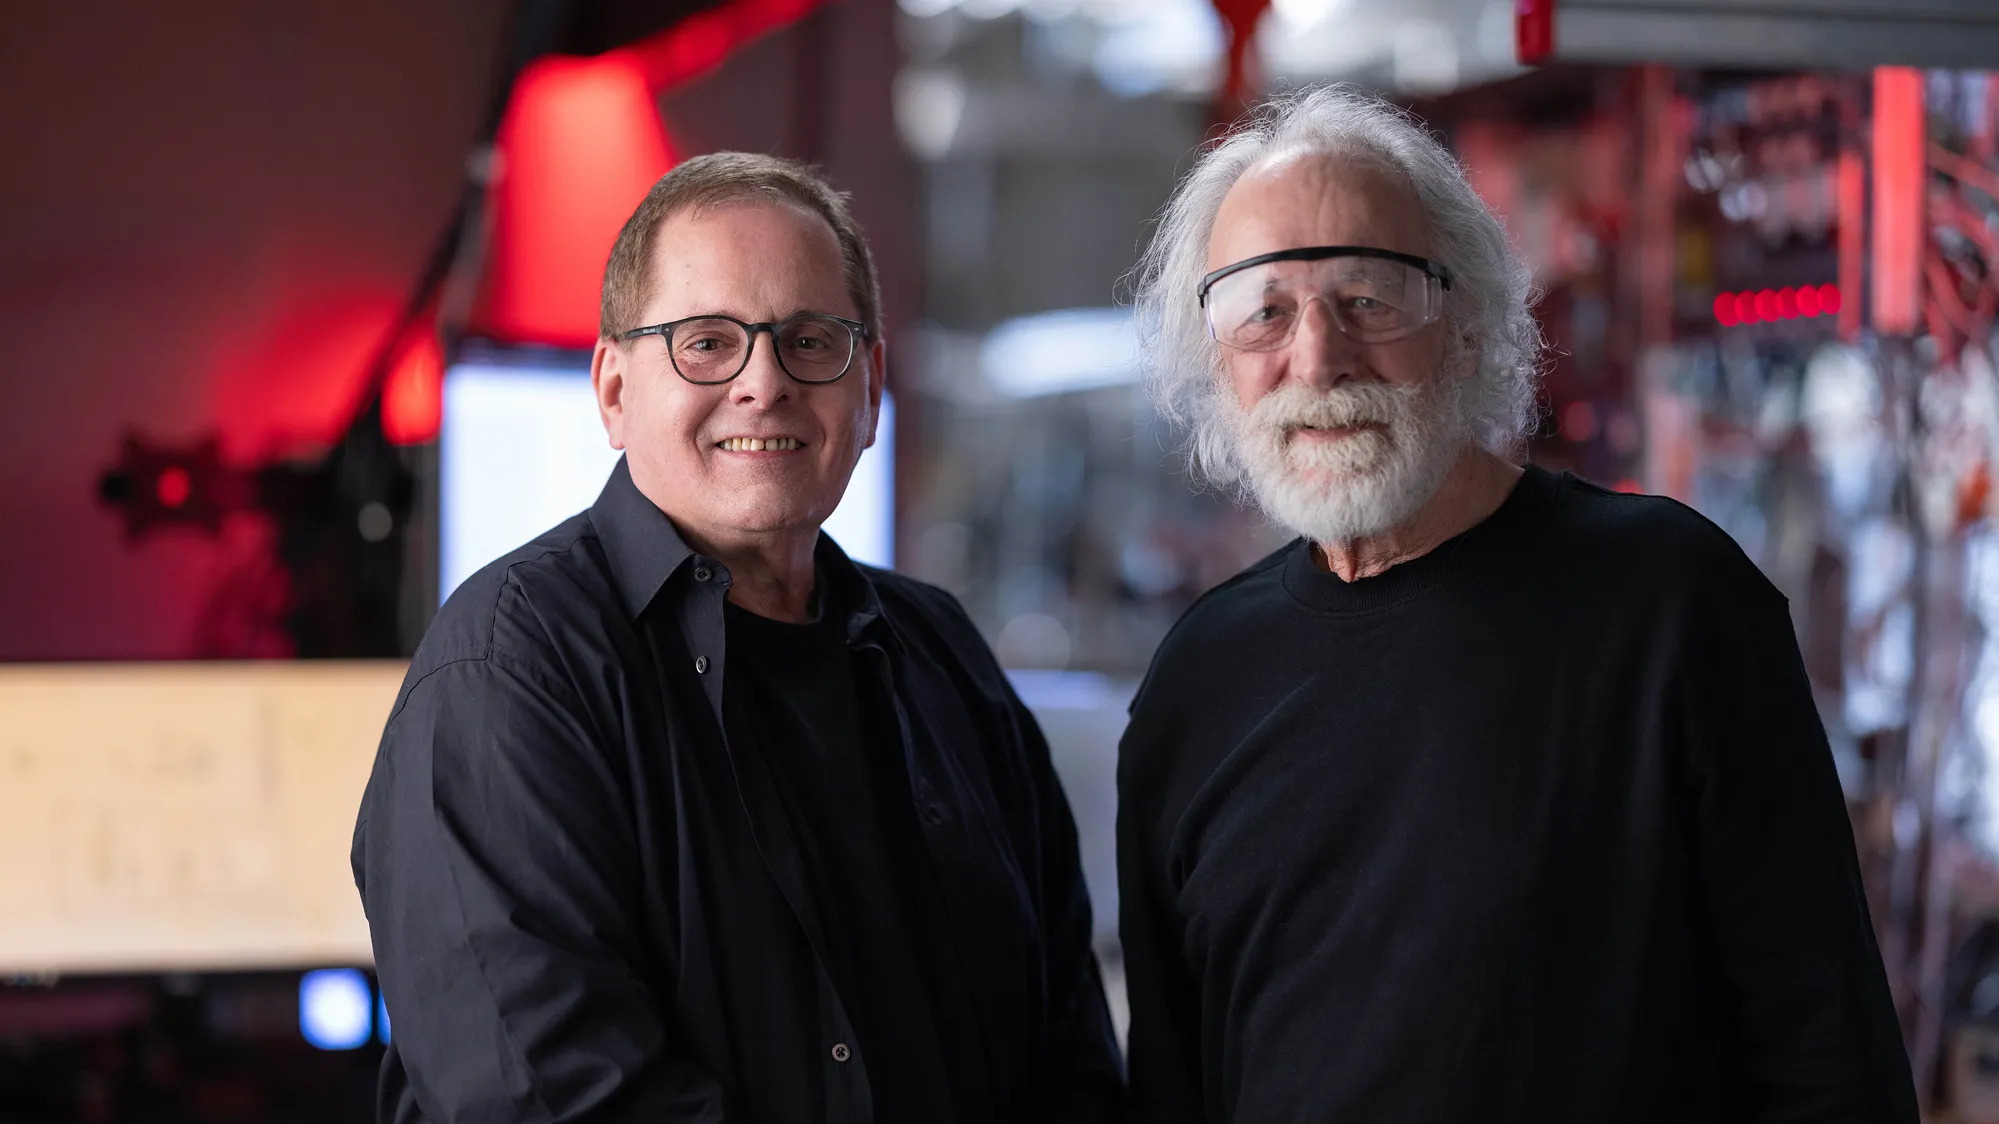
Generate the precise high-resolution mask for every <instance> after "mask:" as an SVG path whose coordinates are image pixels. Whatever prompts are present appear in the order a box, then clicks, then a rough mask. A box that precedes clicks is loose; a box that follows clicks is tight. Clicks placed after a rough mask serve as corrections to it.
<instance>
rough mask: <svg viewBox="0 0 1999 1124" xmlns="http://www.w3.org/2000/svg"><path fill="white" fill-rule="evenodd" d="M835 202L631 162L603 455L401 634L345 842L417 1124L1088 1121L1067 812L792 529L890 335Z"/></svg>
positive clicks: (1100, 1025) (935, 626)
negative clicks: (406, 662) (651, 172)
mask: <svg viewBox="0 0 1999 1124" xmlns="http://www.w3.org/2000/svg"><path fill="white" fill-rule="evenodd" d="M880 317H881V314H880V299H879V296H878V295H877V289H876V283H875V276H874V266H873V263H872V261H871V259H870V258H869V255H868V249H867V244H866V242H865V241H864V240H863V239H862V237H861V234H860V231H859V228H858V226H857V225H856V224H855V223H854V221H853V218H852V217H851V216H850V215H849V214H848V212H847V208H846V204H845V202H844V200H843V199H842V198H841V197H840V195H839V194H838V193H837V192H835V191H834V190H833V189H832V188H831V187H829V186H828V185H827V184H826V183H825V182H824V181H823V180H821V179H820V178H818V176H817V175H815V174H814V173H812V172H811V170H810V169H807V168H804V167H802V166H800V165H797V164H793V163H789V162H786V161H782V160H778V159H775V158H772V157H768V156H756V155H748V154H742V153H722V154H717V155H712V156H705V157H699V158H696V159H693V160H689V161H687V162H686V163H684V164H682V165H680V166H679V167H678V168H676V169H674V170H673V171H672V172H670V173H668V174H667V175H666V176H665V177H664V178H662V179H661V180H660V181H659V183H658V184H657V185H655V186H654V188H653V189H652V191H651V193H650V194H649V195H648V196H647V198H646V200H645V202H644V203H642V204H641V205H640V207H639V209H638V211H637V213H636V214H634V215H633V217H632V219H631V221H630V222H629V223H627V225H626V227H625V229H624V232H623V233H622V234H620V235H619V237H618V240H617V244H616V247H615V248H614V249H613V251H612V254H611V258H610V262H609V265H608V267H607V269H606V271H605V280H604V301H603V319H602V338H600V339H599V340H598V343H597V347H596V351H595V354H594V356H593V359H592V366H591V376H592V382H593V385H594V386H595V389H596V392H597V401H598V407H599V411H600V413H601V415H602V417H603V421H604V425H605V429H606V431H607V432H608V433H609V435H610V440H611V443H612V445H613V446H614V447H617V448H620V449H623V450H624V452H625V457H624V459H623V460H622V461H621V462H620V463H619V465H618V467H617V469H616V470H615V471H614V472H613V473H612V476H611V479H610V482H609V483H608V484H606V486H605V488H604V492H603V494H602V496H600V497H599V498H598V500H597V502H596V503H595V505H593V506H592V507H591V508H590V510H588V511H586V512H584V513H582V514H580V515H578V516H576V517H574V518H572V519H570V520H568V521H567V522H565V523H563V524H562V525H560V526H558V527H557V528H555V529H554V530H552V531H550V532H548V533H547V534H545V535H543V536H542V537H541V538H539V539H537V540H535V541H534V542H533V543H531V544H529V545H528V546H526V547H523V548H522V549H520V550H518V551H516V552H514V553H513V554H511V555H508V556H507V557H505V558H502V559H501V560H499V561H498V562H495V563H493V564H492V565H490V566H488V567H486V569H484V570H483V571H481V572H480V573H479V574H478V575H476V576H474V577H473V578H471V579H470V580H468V581H467V582H466V583H465V584H464V585H462V586H460V587H459V589H458V590H457V591H456V592H455V593H454V594H453V595H452V597H451V599H450V601H449V602H448V603H447V604H446V605H445V606H444V608H443V609H442V610H441V611H440V612H439V614H438V618H437V620H436V621H435V622H434V623H433V624H432V626H431V629H430V631H429V633H428V634H427V635H426V636H425V638H424V641H423V644H422V646H421V647H420V648H419V650H418V652H417V655H416V659H415V661H414V663H413V664H412V666H411V668H410V672H409V676H408V678H407V680H406V681H405V684H404V687H403V690H402V694H401V697H400V698H398V700H397V702H396V706H395V710H394V712H393V714H392V716H391V717H390V719H389V723H388V728H387V730H386V731H385V733H384V734H383V738H382V747H381V751H380V754H379V756H378V758H377V760H376V766H375V772H374V776H373V778H372V779H371V781H370V783H369V787H368V793H367V796H366V797H365V799H364V802H363V805H362V809H361V818H360V823H359V825H358V826H357V828H356V830H355V843H354V871H355V879H356V882H357V884H358V885H359V886H360V888H361V892H362V897H363V900H364V902H365V903H366V905H367V910H368V917H369V923H370V926H371V929H372V932H373V936H374V944H375V952H376V961H377V966H378V969H379V971H380V974H381V981H382V988H383V993H384V994H385V995H386V997H387V1003H388V1009H389V1012H390V1015H391V1016H392V1017H393V1018H394V1020H395V1030H396V1034H395V1040H394V1043H393V1045H392V1046H391V1047H390V1052H389V1055H388V1057H387V1059H386V1062H385V1066H384V1073H383V1086H382V1101H381V1117H382V1119H383V1120H385V1121H386V1120H397V1121H411V1120H428V1121H470V1120H478V1121H514V1120H537V1121H585V1120H588V1121H626V1120H630V1121H641V1120H643V1121H659V1122H683V1121H684V1122H693V1121H702V1122H724V1121H730V1122H733V1121H760V1122H764V1121H767V1122H780V1121H781V1122H786V1124H789V1122H794V1121H826V1122H836V1121H838V1122H845V1121H853V1122H856V1124H858V1122H862V1121H884V1122H904V1121H907V1122H910V1124H934V1122H948V1121H981V1122H987V1121H989V1122H993V1124H999V1122H1007V1121H1022V1122H1026V1121H1078V1122H1082V1121H1107V1120H1110V1119H1112V1118H1114V1117H1115V1116H1116V1115H1117V1111H1118V1107H1119V1101H1120V1099H1121V1090H1122V1075H1121V1063H1120V1060H1119V1057H1118V1052H1117V1046H1116V1043H1115V1041H1114V1039H1113V1037H1112V1032H1111V1026H1110V1019H1109V1016H1108V1013H1107V1011H1106V1007H1105V1003H1104V996H1103V991H1102V985H1101V983H1100V981H1099V978H1098V972H1097V967H1096V963H1095V960H1094V957H1093V955H1092V952H1091V949H1090V934H1091V924H1090V903H1089V899H1088V897H1087V895H1086V893H1085V890H1084V885H1083V880H1082V876H1081V873H1080V870H1079V866H1078V860H1077V851H1076V833H1075V825H1074V823H1073V822H1072V820H1071V819H1070V815H1069V809H1068V806H1067V803H1066V802H1065V800H1064V798H1063V795H1062V791H1061V787H1060V785H1059V784H1058V783H1057V780H1056V777H1055V773H1054V770H1053V768H1052V767H1051V765H1050V762H1049V757H1048V749H1047V746H1046V745H1045V744H1044V743H1043V741H1042V737H1041V734H1040V732H1039V730H1038V729H1037V728H1036V726H1035V722H1034V719H1033V718H1032V717H1031V716H1030V715H1029V714H1028V712H1027V710H1026V708H1025V707H1023V706H1022V705H1021V703H1020V700H1019V699H1018V698H1017V697H1016V696H1015V695H1014V693H1013V691H1012V689H1011V688H1010V687H1009V686H1008V684H1007V681H1006V678H1005V676H1004V675H1002V674H1001V672H1000V669H999V667H998V665H997V664H996V663H995V661H994V660H993V658H992V655H991V653H990V652H989V651H988V650H987V649H986V647H985V645H984V644H983V642H982V641H981V640H980V638H979V635H978V632H977V630H976V629H975V628H974V627H973V626H972V623H971V622H970V620H968V619H967V618H966V616H965V614H964V611H963V610H962V609H961V608H960V607H959V606H958V604H957V603H956V602H955V601H954V600H952V598H951V597H950V596H949V595H948V594H945V593H943V592H942V591H940V590H937V589H933V588H931V587H929V586H926V585H923V584H921V583H918V582H914V581H911V580H909V579H907V578H904V577H901V576H899V575H896V574H893V573H890V572H887V571H883V570H876V569H872V568H869V567H865V566H860V565H856V564H855V563H853V562H852V561H850V560H848V558H847V557H846V555H845V554H843V553H842V552H841V551H840V548H839V547H838V546H837V545H836V544H834V543H833V542H832V540H830V539H828V538H827V537H825V536H824V535H822V534H821V533H820V524H821V523H823V522H824V521H825V519H826V517H827V516H828V515H830V514H831V513H832V511H833V509H834V507H835V506H836V505H837V504H838V503H839V500H840V496H841V493H842V492H843V491H844V490H845V488H846V485H847V480H848V477H849V475H850V474H851V473H852V471H853V469H854V465H855V463H856V461H857V460H858V459H859V457H860V455H861V451H862V450H863V449H864V448H866V447H867V446H868V445H869V444H871V443H872V442H873V440H874V431H875V422H876V418H877V416H878V411H879V407H880V402H881V393H882V380H883V376H884V374H885V360H886V350H885V348H884V346H883V343H882V338H881V336H882V333H881V324H880Z"/></svg>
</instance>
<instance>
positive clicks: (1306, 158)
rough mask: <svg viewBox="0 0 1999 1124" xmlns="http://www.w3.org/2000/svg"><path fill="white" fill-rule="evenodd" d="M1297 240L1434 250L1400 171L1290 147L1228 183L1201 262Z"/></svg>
mask: <svg viewBox="0 0 1999 1124" xmlns="http://www.w3.org/2000/svg"><path fill="white" fill-rule="evenodd" d="M1302 246H1375V247H1379V248H1381V249H1384V250H1394V251H1396V252H1398V253H1404V254H1413V255H1415V256H1417V257H1425V258H1427V257H1433V256H1434V254H1433V252H1432V247H1431V244H1430V224H1429V222H1428V220H1427V219H1426V218H1425V217H1424V214H1423V208H1422V204H1421V202H1420V201H1419V200H1418V199H1417V197H1416V191H1415V188H1414V187H1413V186H1412V185H1411V184H1410V183H1409V181H1408V179H1407V177H1405V176H1403V175H1402V174H1401V173H1400V172H1398V171H1396V170H1395V169H1393V168H1391V167H1389V166H1387V165H1385V164H1383V163H1382V162H1380V161H1378V160H1374V159H1369V158H1366V157H1359V156H1352V155H1343V154H1328V153H1308V152H1291V153H1278V154H1275V155H1273V156H1269V157H1265V158H1264V159H1263V160H1260V161H1258V162H1257V163H1256V164H1255V165H1253V166H1252V167H1251V168H1250V169H1249V171H1247V172H1245V173H1243V175H1242V178H1241V179H1239V180H1237V181H1236V182H1235V185H1234V186H1233V187H1231V188H1230V189H1229V193H1228V195H1227V197H1225V198H1224V199H1223V200H1222V206H1221V210H1220V211H1219V212H1218V213H1217V214H1216V215H1215V225H1214V229H1213V231H1212V232H1211V233H1210V234H1209V237H1208V264H1207V268H1208V269H1209V270H1216V269H1220V268H1222V267H1223V266H1225V265H1230V264H1233V263H1235V262H1239V261H1244V260H1246V259H1248V258H1253V257H1256V256H1257V255H1259V254H1267V253H1272V252H1275V251H1277V250H1289V249H1295V248H1298V247H1302Z"/></svg>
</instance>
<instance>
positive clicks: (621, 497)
mask: <svg viewBox="0 0 1999 1124" xmlns="http://www.w3.org/2000/svg"><path fill="white" fill-rule="evenodd" d="M590 523H591V525H592V526H594V527H596V528H597V539H598V541H599V542H602V543H603V544H604V555H605V557H606V558H608V559H609V560H610V563H611V579H612V581H613V582H615V583H616V585H617V587H618V596H619V597H621V598H623V599H624V603H625V611H626V612H628V613H630V614H631V615H632V617H633V618H634V619H636V618H637V617H638V615H639V614H640V613H643V612H645V610H646V606H647V605H650V604H652V599H653V598H654V597H657V596H658V595H659V591H660V587H661V586H664V585H665V584H666V579H668V578H670V577H672V576H673V572H674V571H675V570H678V569H679V568H680V567H681V566H682V565H683V564H685V563H686V561H687V560H688V559H689V558H692V557H694V548H692V547H690V546H688V545H687V543H686V541H685V540H684V539H682V538H681V537H680V532H679V531H677V530H675V529H674V527H673V521H672V520H670V519H668V518H667V517H666V513H665V512H663V511H661V510H660V509H659V507H658V505H656V504H654V503H653V502H652V501H651V500H649V499H647V498H646V497H645V493H643V492H641V491H639V486H638V485H637V484H634V483H632V470H631V466H629V465H627V464H626V463H625V458H623V457H619V458H618V467H616V468H614V469H612V470H611V478H610V479H609V480H607V481H605V482H604V490H603V492H602V493H600V494H599V495H598V496H597V502H596V503H594V504H592V505H590Z"/></svg>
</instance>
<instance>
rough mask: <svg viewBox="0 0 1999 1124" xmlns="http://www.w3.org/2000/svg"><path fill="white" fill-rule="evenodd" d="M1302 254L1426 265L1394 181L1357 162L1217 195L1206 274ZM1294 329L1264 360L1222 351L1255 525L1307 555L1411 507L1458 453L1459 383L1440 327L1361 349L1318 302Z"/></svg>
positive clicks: (1278, 167) (1440, 323)
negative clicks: (1258, 520) (1402, 258)
mask: <svg viewBox="0 0 1999 1124" xmlns="http://www.w3.org/2000/svg"><path fill="white" fill-rule="evenodd" d="M1309 246H1371V247H1375V248H1377V249H1383V250H1393V251H1396V252H1398V253H1403V254H1412V255H1415V256H1417V257H1422V258H1434V257H1435V253H1434V251H1433V248H1432V246H1431V243H1430V233H1429V223H1428V221H1427V220H1426V218H1425V216H1424V214H1423V210H1422V206H1421V204H1420V202H1419V201H1418V200H1417V198H1416V194H1415V192H1414V190H1413V189H1412V188H1411V187H1410V185H1409V184H1408V183H1407V182H1406V181H1405V180H1403V179H1402V178H1400V177H1398V176H1396V175H1395V174H1393V173H1392V172H1389V171H1387V170H1385V169H1383V168H1381V167H1378V166H1377V165H1375V164H1373V163H1371V162H1368V161H1364V160H1357V159H1353V158H1349V157H1341V156H1328V155H1325V154H1290V155H1280V156H1278V157H1276V158H1274V159H1270V160H1266V161H1265V162H1263V163H1261V164H1259V165H1258V166H1256V167H1255V168H1252V169H1251V170H1250V171H1249V172H1247V173H1245V174H1244V175H1243V177H1242V178H1241V179H1240V180H1238V181H1237V182H1236V184H1235V186H1234V187H1233V188H1231V189H1230V191H1229V193H1228V196H1227V197H1226V198H1225V199H1224V200H1223V202H1222V207H1221V210H1220V212H1219V213H1218V214H1217V215H1216V217H1215V224H1214V229H1213V233H1212V234H1211V235H1210V237H1209V242H1208V268H1209V269H1210V270H1214V269H1220V268H1222V267H1223V266H1226V265H1231V264H1233V263H1235V262H1239V261H1243V260H1245V259H1248V258H1252V257H1256V256H1257V255H1260V254H1267V253H1272V252H1274V251H1278V250H1288V249H1296V248H1303V247H1309ZM1296 319H1297V324H1296V328H1295V330H1294V332H1293V335H1292V337H1291V339H1290V340H1289V342H1288V343H1286V344H1285V345H1284V346H1282V347H1280V348H1277V349H1276V350H1272V351H1243V350H1237V349H1234V348H1230V347H1223V348H1222V349H1221V353H1222V364H1223V372H1224V375H1225V383H1226V386H1225V392H1226V393H1227V394H1228V395H1229V396H1230V398H1231V399H1232V401H1233V405H1234V407H1235V410H1234V412H1233V422H1234V425H1233V429H1234V434H1235V438H1236V443H1237V451H1238V453H1239V454H1240V459H1241V462H1242V464H1243V466H1244V468H1245V469H1246V473H1247V476H1248V480H1249V484H1250V487H1251V490H1252V491H1253V492H1254V493H1255V495H1256V498H1257V501H1258V503H1259V504H1260V505H1261V506H1262V507H1263V509H1264V511H1265V513H1266V514H1268V515H1269V516H1270V517H1271V518H1273V519H1275V520H1276V521H1278V522H1280V523H1283V524H1285V525H1286V526H1289V527H1291V528H1292V529H1293V530H1295V531H1297V532H1299V533H1300V534H1303V535H1305V536H1307V537H1309V538H1311V539H1313V540H1314V541H1316V542H1321V543H1330V542H1348V541H1352V540H1354V539H1357V538H1362V537H1366V536H1370V535H1376V534H1380V533H1381V532H1383V531H1387V530H1389V529H1390V528H1392V527H1395V526H1397V525H1399V524H1401V523H1402V522H1404V521H1405V520H1407V519H1409V518H1411V517H1412V516H1414V515H1415V514H1416V513H1417V511H1418V510H1420V509H1421V508H1422V506H1423V504H1424V503H1426V502H1427V501H1428V500H1429V499H1430V497H1431V496H1432V495H1434V494H1435V493H1436V491H1437V488H1438V487H1439V486H1440V485H1441V484H1442V482H1443V479H1444V477H1445V475H1446V474H1447V473H1448V472H1449V471H1450V467H1451V465H1452V463H1453V462H1454V461H1455V460H1456V459H1457V456H1458V454H1459V453H1460V451H1461V450H1462V449H1463V448H1464V446H1465V445H1466V444H1467V443H1468V439H1467V434H1468V422H1467V421H1466V420H1465V418H1466V410H1467V408H1468V398H1467V394H1468V390H1469V386H1470V383H1469V380H1468V379H1465V378H1462V377H1454V372H1453V371H1452V370H1451V369H1450V368H1451V366H1452V364H1451V363H1450V361H1449V360H1450V351H1451V349H1450V348H1449V346H1448V342H1449V337H1448V334H1447V333H1448V331H1449V329H1448V327H1447V321H1446V320H1444V319H1439V320H1437V321H1435V322H1433V323H1430V324H1428V325H1425V326H1424V327H1422V328H1420V329H1417V330H1416V331H1415V332H1414V333H1412V334H1410V335H1408V336H1405V337H1403V338H1401V339H1396V340H1392V341H1389V342H1386V343H1363V342H1361V341H1359V340H1357V339H1354V338H1353V337H1352V336H1350V335H1348V334H1346V333H1344V332H1342V331H1341V330H1340V328H1339V326H1338V325H1337V323H1336V322H1335V319H1334V314H1333V310H1332V309H1330V308H1328V307H1326V305H1325V303H1324V302H1322V301H1319V300H1311V301H1307V302H1305V303H1304V304H1303V306H1302V307H1301V308H1300V309H1299V310H1298V312H1297V314H1296Z"/></svg>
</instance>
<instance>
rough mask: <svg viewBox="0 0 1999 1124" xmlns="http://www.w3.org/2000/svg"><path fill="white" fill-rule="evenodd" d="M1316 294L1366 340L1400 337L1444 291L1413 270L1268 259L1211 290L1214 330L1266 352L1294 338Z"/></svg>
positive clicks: (1363, 262) (1427, 314) (1228, 340)
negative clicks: (1306, 309) (1307, 306)
mask: <svg viewBox="0 0 1999 1124" xmlns="http://www.w3.org/2000/svg"><path fill="white" fill-rule="evenodd" d="M1314 297H1317V298H1319V299H1320V300H1323V301H1324V302H1325V306H1326V310H1327V311H1328V312H1330V313H1331V314H1332V315H1333V318H1334V320H1335V321H1336V322H1337V323H1338V324H1339V327H1340V330H1341V331H1343V332H1345V333H1346V334H1347V335H1348V336H1351V337H1353V338H1354V339H1357V340H1360V341H1362V342H1364V343H1385V342H1387V341H1389V340H1395V339H1400V338H1402V337H1403V336H1406V335H1408V334H1410V333H1411V332H1414V331H1415V330H1416V329H1418V328H1421V327H1422V326H1424V325H1425V324H1428V323H1430V322H1431V321H1433V320H1435V319H1436V318H1437V316H1438V314H1439V313H1440V312H1441V311H1442V310H1443V288H1442V286H1441V285H1440V284H1438V282H1437V279H1436V278H1434V277H1431V276H1430V275H1429V274H1427V273H1425V272H1423V271H1422V270H1421V269H1418V268H1416V267H1415V266H1412V265H1407V264H1404V263H1402V262H1397V261H1387V260H1384V259H1382V258H1365V257H1334V258H1323V259H1320V260H1318V261H1279V262H1267V263H1265V264H1263V265H1259V266H1255V267H1253V268H1250V269H1245V270H1243V271H1241V272H1239V273H1231V274H1229V275H1228V276H1227V277H1224V278H1222V279H1221V280H1219V281H1216V282H1215V284H1214V285H1213V287H1211V288H1210V289H1209V290H1208V327H1209V330H1210V331H1212V332H1213V333H1214V337H1215V339H1216V340H1218V341H1220V342H1221V343H1223V344H1226V345H1228V346H1230V347H1235V348H1240V349H1242V350H1245V351H1268V350H1271V349H1273V348H1277V347H1282V346H1283V345H1284V344H1285V343H1287V342H1289V341H1290V339H1291V337H1292V335H1293V333H1295V332H1296V331H1297V328H1298V320H1299V318H1300V317H1301V316H1303V315H1304V311H1305V306H1306V305H1307V304H1308V303H1309V302H1310V301H1311V300H1312V298H1314Z"/></svg>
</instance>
